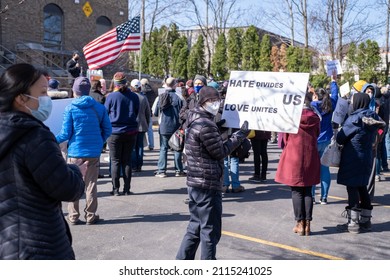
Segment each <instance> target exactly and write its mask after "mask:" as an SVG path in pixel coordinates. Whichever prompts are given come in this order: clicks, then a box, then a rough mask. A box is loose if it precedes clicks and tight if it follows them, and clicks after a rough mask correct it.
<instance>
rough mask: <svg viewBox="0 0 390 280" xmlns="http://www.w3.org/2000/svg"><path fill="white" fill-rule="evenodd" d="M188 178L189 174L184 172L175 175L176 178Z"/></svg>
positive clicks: (177, 172)
mask: <svg viewBox="0 0 390 280" xmlns="http://www.w3.org/2000/svg"><path fill="white" fill-rule="evenodd" d="M185 176H187V173H185V172H184V171H176V173H175V177H185Z"/></svg>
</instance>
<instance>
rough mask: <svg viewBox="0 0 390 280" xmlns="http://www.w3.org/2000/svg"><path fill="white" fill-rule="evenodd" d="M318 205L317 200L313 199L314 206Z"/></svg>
mask: <svg viewBox="0 0 390 280" xmlns="http://www.w3.org/2000/svg"><path fill="white" fill-rule="evenodd" d="M315 204H317V202H316V199H315V198H314V197H313V205H315Z"/></svg>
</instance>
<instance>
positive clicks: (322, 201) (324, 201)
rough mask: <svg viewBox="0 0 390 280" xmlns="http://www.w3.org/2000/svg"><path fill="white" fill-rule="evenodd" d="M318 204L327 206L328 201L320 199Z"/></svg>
mask: <svg viewBox="0 0 390 280" xmlns="http://www.w3.org/2000/svg"><path fill="white" fill-rule="evenodd" d="M320 203H321V204H322V205H326V204H328V200H327V199H326V198H323V199H320Z"/></svg>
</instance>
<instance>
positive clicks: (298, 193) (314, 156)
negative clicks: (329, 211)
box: [275, 93, 320, 236]
mask: <svg viewBox="0 0 390 280" xmlns="http://www.w3.org/2000/svg"><path fill="white" fill-rule="evenodd" d="M310 101H311V97H310V93H306V97H305V103H304V106H303V110H302V115H301V120H300V124H299V129H298V133H297V134H290V133H283V139H282V141H283V145H282V146H283V147H284V148H283V151H282V154H281V156H280V160H279V164H278V168H277V170H276V175H275V182H278V183H281V184H285V185H287V186H290V188H291V196H292V204H293V211H294V217H295V221H296V222H297V223H296V225H295V227H294V228H293V232H295V233H298V234H299V235H301V236H302V235H306V236H307V235H310V233H311V221H312V219H313V197H312V186H313V185H316V184H318V183H319V182H320V157H319V154H318V149H317V139H318V136H319V134H320V117H319V116H318V115H317V114H316V112H315V111H314V110H313V108H312V107H311V106H310Z"/></svg>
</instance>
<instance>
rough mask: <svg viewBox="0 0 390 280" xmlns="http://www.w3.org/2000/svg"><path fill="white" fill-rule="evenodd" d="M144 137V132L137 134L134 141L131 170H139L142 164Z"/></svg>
mask: <svg viewBox="0 0 390 280" xmlns="http://www.w3.org/2000/svg"><path fill="white" fill-rule="evenodd" d="M144 137H145V132H138V135H137V140H136V141H135V146H134V150H133V153H132V157H133V158H132V162H131V163H132V168H133V169H141V167H142V165H143V164H144Z"/></svg>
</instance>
